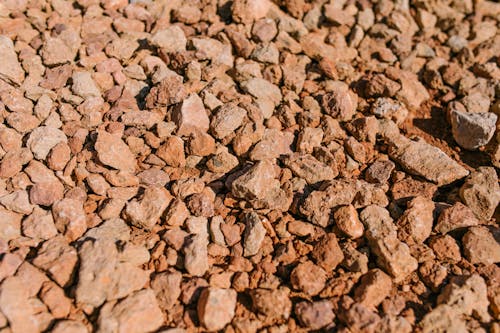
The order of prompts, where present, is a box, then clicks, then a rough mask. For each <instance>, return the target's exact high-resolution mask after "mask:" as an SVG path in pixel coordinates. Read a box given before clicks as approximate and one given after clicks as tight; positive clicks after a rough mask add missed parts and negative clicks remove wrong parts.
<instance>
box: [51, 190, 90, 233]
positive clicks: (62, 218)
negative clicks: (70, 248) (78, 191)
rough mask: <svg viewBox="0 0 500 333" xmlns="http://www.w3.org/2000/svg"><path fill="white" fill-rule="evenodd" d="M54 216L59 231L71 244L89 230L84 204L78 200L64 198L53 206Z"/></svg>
mask: <svg viewBox="0 0 500 333" xmlns="http://www.w3.org/2000/svg"><path fill="white" fill-rule="evenodd" d="M52 215H53V216H54V224H55V226H56V228H57V230H58V231H59V232H60V233H62V234H64V236H65V237H66V239H68V241H69V242H72V241H74V240H77V239H78V238H80V236H82V235H83V234H84V233H85V231H86V230H87V218H86V214H85V211H84V210H83V203H82V202H81V201H79V200H76V199H69V198H64V199H62V200H59V201H57V202H56V203H54V205H53V206H52Z"/></svg>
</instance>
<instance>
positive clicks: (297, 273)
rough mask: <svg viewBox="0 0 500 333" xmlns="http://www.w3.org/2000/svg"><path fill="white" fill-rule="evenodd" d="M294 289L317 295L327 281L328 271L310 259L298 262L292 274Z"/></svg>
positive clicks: (291, 279)
mask: <svg viewBox="0 0 500 333" xmlns="http://www.w3.org/2000/svg"><path fill="white" fill-rule="evenodd" d="M290 281H291V282H292V286H293V288H294V289H297V290H300V291H303V292H305V293H306V294H308V295H310V296H315V295H317V294H319V293H320V292H321V290H323V288H324V287H325V283H326V272H325V271H324V270H323V269H322V268H321V267H319V266H316V265H315V264H313V263H312V262H310V261H306V262H304V263H301V264H298V265H297V267H295V268H294V269H293V271H292V273H291V274H290Z"/></svg>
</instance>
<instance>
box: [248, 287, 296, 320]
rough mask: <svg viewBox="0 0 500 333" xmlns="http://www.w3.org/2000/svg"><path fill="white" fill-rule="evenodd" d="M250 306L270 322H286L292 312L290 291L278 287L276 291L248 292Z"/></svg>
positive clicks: (256, 290)
mask: <svg viewBox="0 0 500 333" xmlns="http://www.w3.org/2000/svg"><path fill="white" fill-rule="evenodd" d="M250 296H251V297H252V305H253V307H254V308H255V310H256V311H257V312H258V313H260V314H262V315H264V316H266V317H267V318H269V319H271V320H278V321H280V320H286V319H288V317H289V316H290V313H291V310H292V301H291V300H290V298H289V296H290V290H289V289H287V288H283V287H280V288H278V289H273V290H270V289H262V288H256V289H253V290H251V291H250Z"/></svg>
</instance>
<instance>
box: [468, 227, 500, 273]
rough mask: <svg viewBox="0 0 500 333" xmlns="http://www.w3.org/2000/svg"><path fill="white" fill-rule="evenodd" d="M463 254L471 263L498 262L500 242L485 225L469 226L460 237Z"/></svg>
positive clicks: (485, 263) (488, 263) (499, 259)
mask: <svg viewBox="0 0 500 333" xmlns="http://www.w3.org/2000/svg"><path fill="white" fill-rule="evenodd" d="M462 247H463V251H464V255H465V257H466V258H467V260H469V261H470V263H472V264H475V265H477V264H483V265H491V264H496V263H498V262H500V244H499V243H498V242H497V240H496V239H495V237H493V235H492V234H491V232H490V231H489V230H488V229H487V228H485V227H472V228H469V230H468V231H467V233H466V234H465V235H464V237H463V238H462Z"/></svg>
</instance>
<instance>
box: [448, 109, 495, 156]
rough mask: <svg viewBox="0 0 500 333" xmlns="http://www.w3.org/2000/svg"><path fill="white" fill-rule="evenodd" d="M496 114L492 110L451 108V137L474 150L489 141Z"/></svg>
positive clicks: (493, 131) (463, 146)
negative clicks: (459, 109) (477, 110)
mask: <svg viewBox="0 0 500 333" xmlns="http://www.w3.org/2000/svg"><path fill="white" fill-rule="evenodd" d="M497 118H498V117H497V115H496V114H494V113H492V112H481V113H472V112H461V111H458V110H452V111H451V113H450V119H451V131H452V133H453V138H454V139H455V141H456V142H457V143H458V144H459V145H460V146H461V147H462V148H465V149H468V150H475V149H477V148H479V147H482V146H484V145H486V144H488V142H490V140H491V138H492V137H493V134H495V129H496V121H497Z"/></svg>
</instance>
